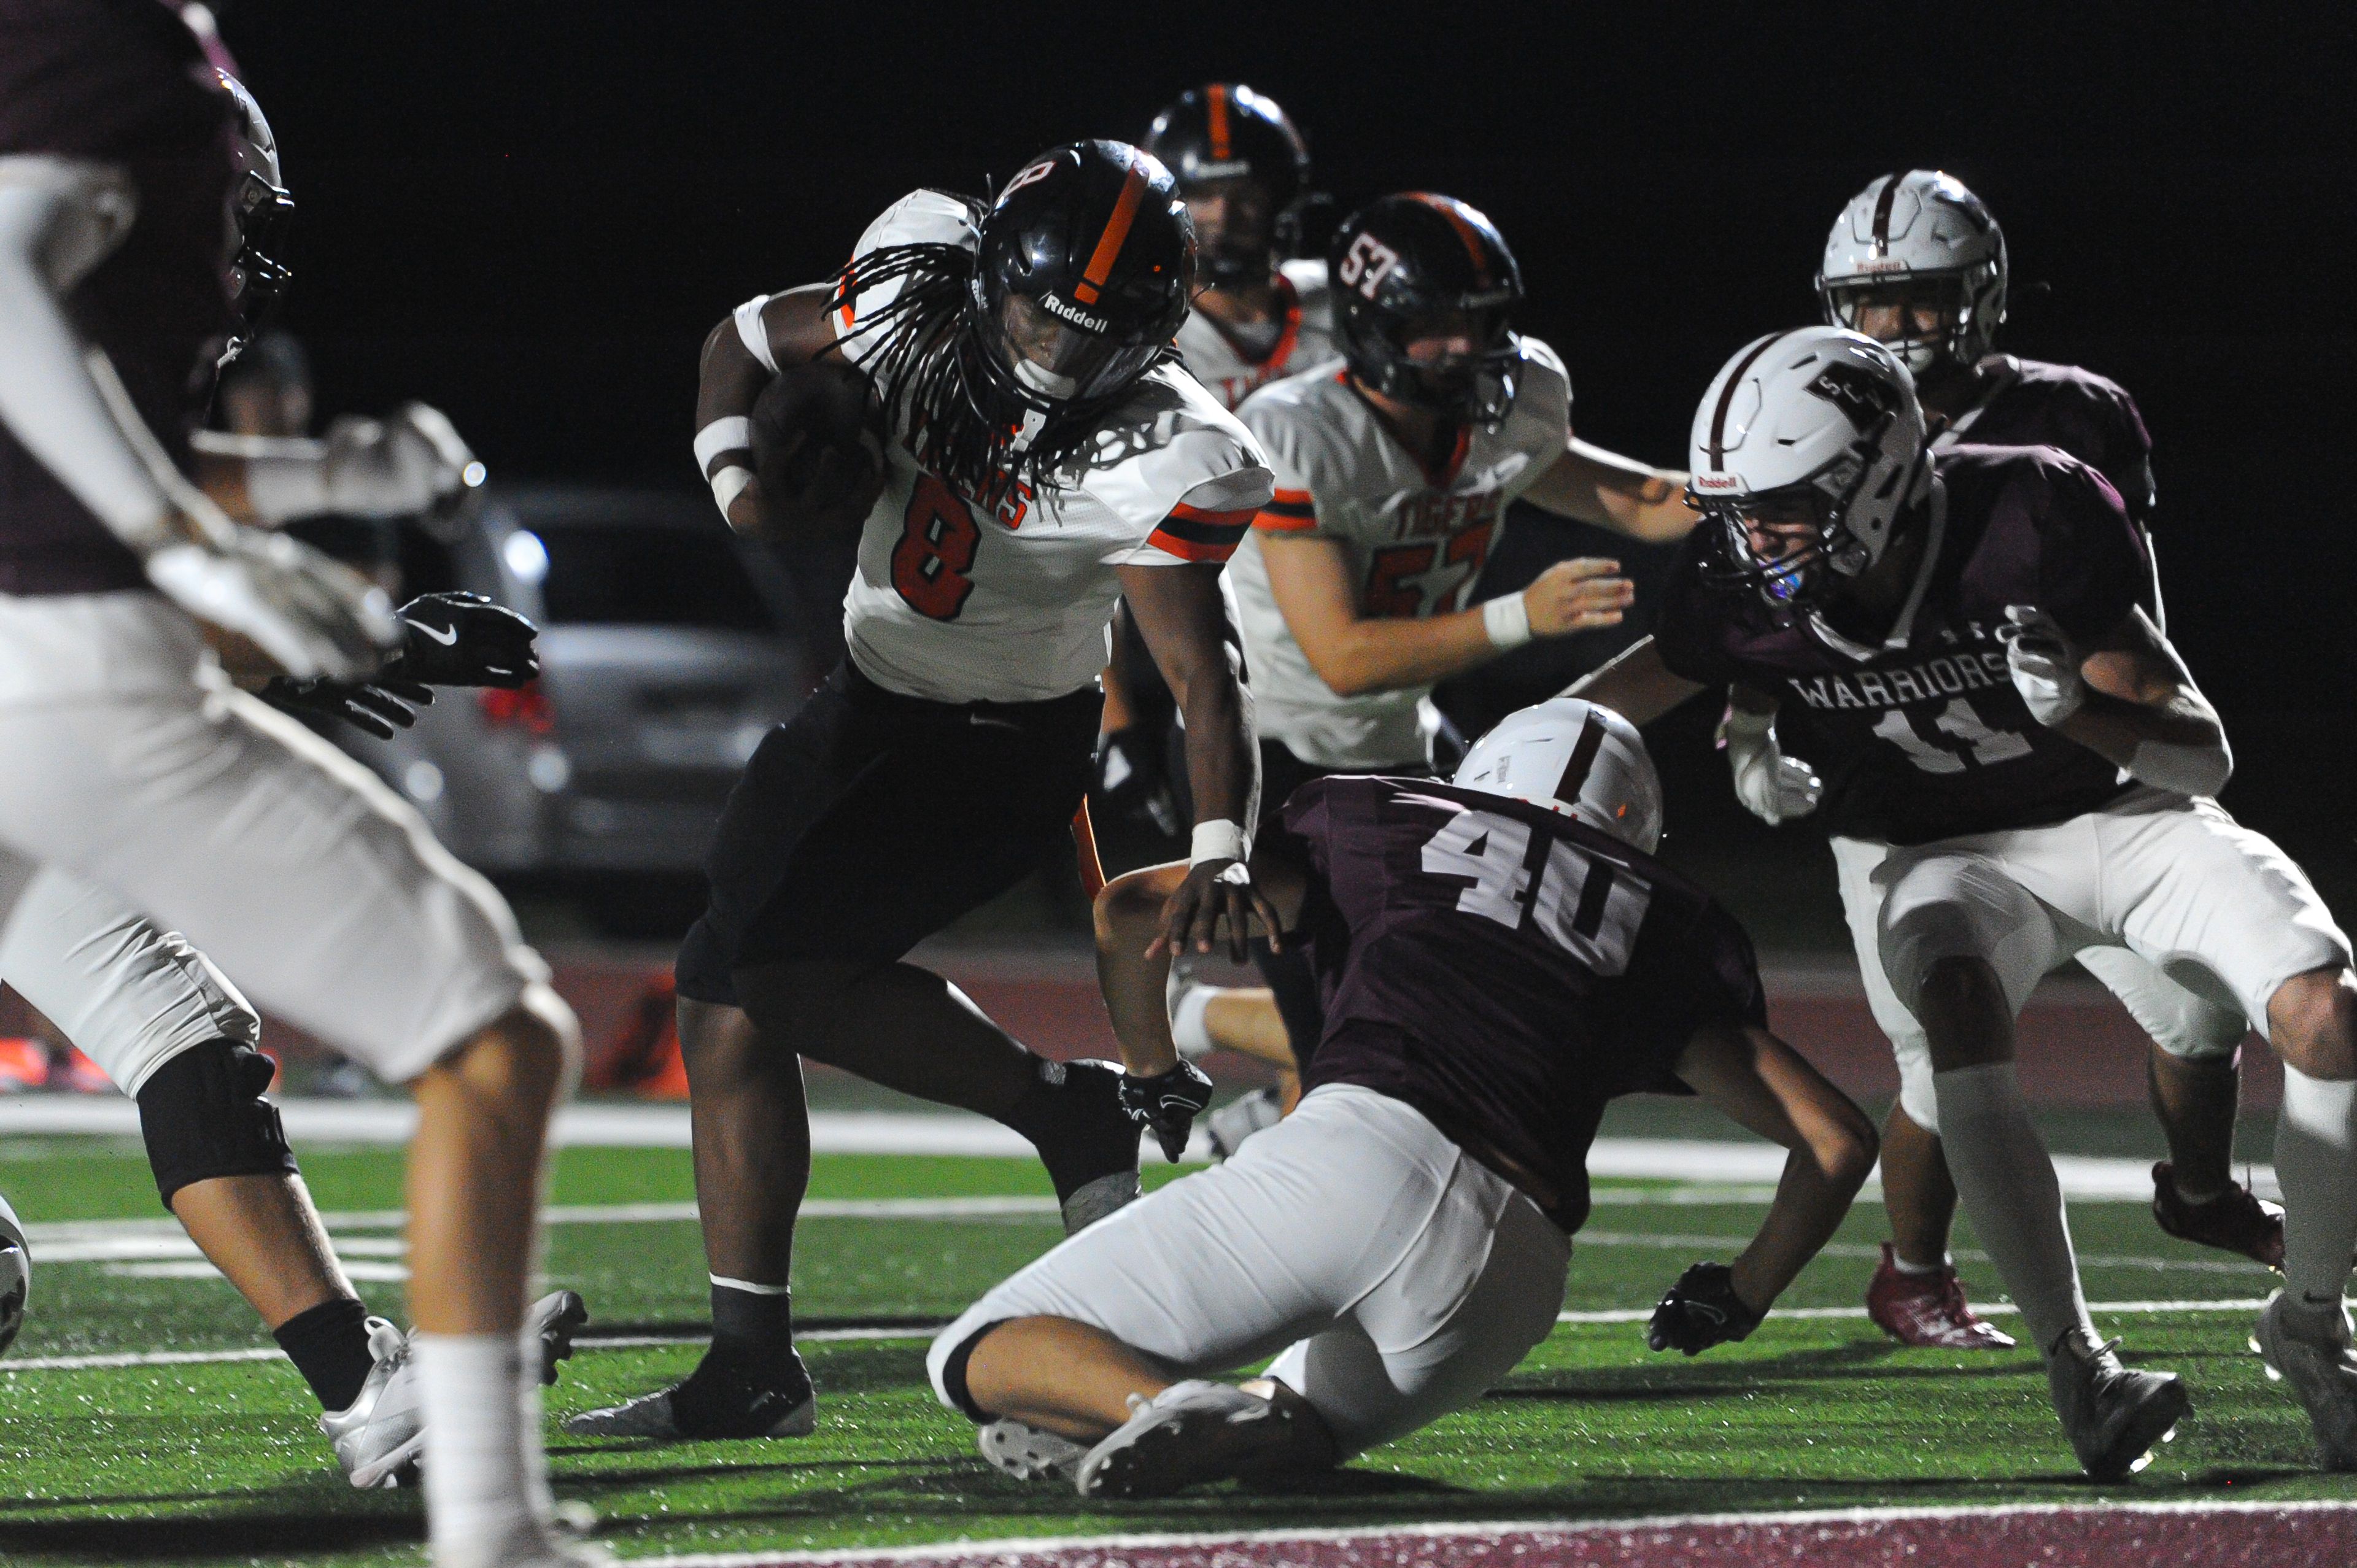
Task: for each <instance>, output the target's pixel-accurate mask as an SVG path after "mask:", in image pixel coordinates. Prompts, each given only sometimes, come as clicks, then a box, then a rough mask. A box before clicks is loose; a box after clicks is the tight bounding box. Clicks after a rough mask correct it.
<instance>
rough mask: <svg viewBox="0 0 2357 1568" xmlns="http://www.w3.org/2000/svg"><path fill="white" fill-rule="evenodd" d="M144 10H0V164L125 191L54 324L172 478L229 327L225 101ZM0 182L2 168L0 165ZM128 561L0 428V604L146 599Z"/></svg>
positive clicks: (101, 6)
mask: <svg viewBox="0 0 2357 1568" xmlns="http://www.w3.org/2000/svg"><path fill="white" fill-rule="evenodd" d="M213 80H214V79H213V77H212V73H211V70H210V67H208V66H207V65H206V64H205V59H204V54H203V52H202V51H201V50H200V49H199V48H198V46H197V40H196V37H195V35H194V34H192V33H190V32H189V31H188V26H187V24H185V23H183V22H182V21H181V20H180V19H179V18H178V16H176V15H174V14H173V12H172V11H171V10H169V9H167V7H165V6H162V5H156V3H155V0H91V3H88V4H79V5H57V4H50V3H36V0H0V160H6V159H12V158H16V157H19V156H22V157H32V158H56V159H64V160H69V161H74V162H88V163H94V164H99V165H103V166H109V167H111V168H113V169H117V170H120V171H121V172H122V174H123V175H124V177H127V178H128V180H129V182H130V187H131V191H132V196H133V199H134V203H135V215H134V218H133V220H132V225H131V229H130V231H129V232H128V233H127V234H126V235H125V236H124V239H123V242H122V243H121V244H120V245H118V246H117V247H116V248H115V249H114V250H113V252H112V253H110V254H109V255H108V256H107V257H106V259H105V260H103V261H102V262H101V263H99V264H98V265H97V266H96V267H95V268H93V269H91V273H90V274H89V275H88V276H87V277H84V278H83V279H82V280H81V282H80V283H79V284H77V285H75V286H74V289H73V291H72V293H71V294H70V295H67V296H66V299H65V302H64V303H65V308H66V312H67V314H68V315H69V316H70V317H72V319H73V322H74V325H75V327H76V328H79V329H80V331H81V334H82V336H83V338H84V339H85V340H86V341H88V342H90V343H91V344H94V345H96V346H97V347H98V348H100V349H104V350H105V352H106V355H107V358H108V359H109V360H110V361H112V362H113V366H114V369H115V371H116V373H117V374H119V375H120V376H121V377H122V378H123V382H124V387H125V389H126V390H128V391H129V392H130V393H131V399H132V402H133V403H134V404H135V406H136V407H137V408H138V410H139V412H140V413H141V415H142V416H143V417H144V418H145V421H146V424H147V426H148V428H149V429H150V430H151V431H153V432H154V433H155V435H156V437H157V438H158V439H159V440H160V441H162V443H163V444H164V446H165V449H166V450H167V452H169V453H170V454H171V456H173V458H174V459H175V460H176V461H178V462H180V463H181V464H182V465H183V466H184V467H185V466H186V464H187V460H188V429H189V426H190V424H191V423H192V421H193V419H194V417H195V415H196V413H197V412H198V410H199V407H200V406H201V398H202V395H203V393H204V392H207V391H209V390H210V374H209V369H210V368H209V366H208V364H207V349H208V348H209V347H210V348H212V349H215V350H216V351H217V349H218V346H219V343H220V340H221V338H222V336H223V335H224V334H225V333H226V332H227V331H228V329H229V327H230V303H229V289H228V286H227V284H226V281H225V279H224V277H223V274H222V262H223V261H224V259H225V257H226V251H225V245H226V242H227V238H228V223H229V205H228V199H229V190H230V182H231V178H232V177H233V176H234V173H235V166H234V164H233V162H232V160H231V154H230V143H229V134H230V124H231V115H230V101H229V98H228V95H227V94H225V93H223V92H221V91H219V89H218V88H217V87H215V86H214V85H213ZM0 168H5V163H0ZM0 177H5V175H0ZM146 586H147V576H146V574H145V572H144V571H142V570H141V569H140V565H139V560H138V557H137V556H135V555H134V554H133V553H131V551H130V550H129V549H128V548H127V547H126V546H125V545H124V544H123V543H122V542H120V541H119V540H117V539H116V538H115V537H114V535H113V533H112V532H109V531H108V530H107V528H106V526H105V525H104V524H103V523H102V522H100V521H98V519H97V518H95V517H93V516H91V513H90V512H89V510H87V509H86V508H84V507H83V505H82V504H81V501H80V500H78V499H75V497H74V495H73V494H72V492H71V491H70V490H68V489H66V487H65V486H64V485H63V484H62V483H60V482H59V480H58V478H56V477H55V476H54V475H52V474H51V473H50V472H49V471H48V468H47V467H44V466H43V465H42V464H41V463H39V462H38V460H36V459H35V458H34V456H33V455H32V454H31V453H29V452H27V450H26V449H25V447H24V446H23V445H22V444H21V443H20V442H18V440H17V439H16V436H15V435H12V434H10V433H9V431H8V430H7V428H6V427H5V425H0V594H18V595H33V594H95V593H107V592H113V591H117V590H122V589H145V588H146Z"/></svg>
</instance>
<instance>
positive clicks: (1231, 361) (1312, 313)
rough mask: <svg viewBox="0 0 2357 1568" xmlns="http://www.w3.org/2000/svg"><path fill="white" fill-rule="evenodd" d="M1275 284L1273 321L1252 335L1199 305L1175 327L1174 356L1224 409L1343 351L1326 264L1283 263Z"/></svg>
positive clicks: (1309, 262) (1313, 262) (1310, 262)
mask: <svg viewBox="0 0 2357 1568" xmlns="http://www.w3.org/2000/svg"><path fill="white" fill-rule="evenodd" d="M1275 282H1276V306H1277V312H1276V318H1275V320H1274V321H1271V322H1268V323H1267V324H1266V325H1265V328H1261V329H1258V331H1257V332H1256V333H1255V332H1243V331H1239V330H1238V329H1236V328H1232V327H1229V326H1226V325H1224V324H1223V323H1222V322H1220V321H1217V320H1215V319H1213V318H1212V317H1211V316H1210V315H1209V314H1208V313H1207V312H1205V311H1204V310H1202V309H1201V308H1200V306H1199V307H1197V308H1196V309H1194V310H1192V311H1190V312H1189V313H1188V316H1187V319H1186V321H1185V322H1184V323H1183V324H1182V325H1181V326H1180V327H1179V337H1178V338H1177V342H1178V345H1179V356H1180V357H1181V358H1182V359H1184V360H1186V362H1187V371H1188V373H1189V375H1191V376H1193V377H1194V378H1195V379H1196V380H1197V381H1200V382H1202V383H1203V387H1204V390H1205V391H1207V392H1210V393H1211V395H1212V396H1213V397H1215V398H1218V399H1219V400H1220V406H1221V407H1222V408H1231V409H1232V408H1234V407H1236V406H1237V405H1238V404H1240V403H1243V401H1244V399H1245V398H1247V397H1249V396H1251V395H1252V394H1253V393H1254V392H1258V391H1259V390H1260V389H1261V388H1263V387H1265V386H1266V385H1267V384H1268V383H1269V382H1271V381H1279V380H1282V379H1283V378H1285V377H1286V376H1289V375H1291V374H1293V373H1294V372H1295V371H1299V370H1303V369H1305V368H1307V367H1308V366H1310V365H1316V364H1322V363H1324V362H1325V361H1326V360H1330V359H1332V358H1333V357H1334V356H1335V355H1337V354H1339V353H1340V352H1341V345H1340V343H1339V342H1338V341H1337V340H1336V338H1335V337H1334V305H1333V301H1332V300H1331V298H1330V297H1329V295H1328V292H1327V287H1326V263H1324V262H1315V261H1305V262H1286V263H1285V264H1284V265H1283V267H1282V268H1281V269H1280V270H1279V271H1278V273H1277V275H1276V280H1275Z"/></svg>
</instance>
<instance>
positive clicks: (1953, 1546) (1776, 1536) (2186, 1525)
mask: <svg viewBox="0 0 2357 1568" xmlns="http://www.w3.org/2000/svg"><path fill="white" fill-rule="evenodd" d="M1766 1563H1799V1564H1806V1565H1808V1568H1902V1565H1903V1568H1993V1565H1996V1564H2011V1563H2026V1564H2029V1565H2031V1568H2098V1565H2100V1568H2125V1565H2135V1568H2145V1565H2154V1568H2158V1565H2159V1564H2169V1568H2348V1565H2349V1564H2350V1563H2357V1506H2350V1505H2339V1504H2308V1505H2302V1504H2290V1505H2286V1506H2282V1507H2274V1508H2269V1507H2264V1506H2260V1507H2251V1506H2235V1505H2225V1506H2203V1505H2198V1504H2197V1505H2189V1506H2185V1507H2179V1508H2171V1507H2161V1508H2152V1507H2136V1506H2133V1505H2131V1506H2129V1507H2125V1508H2104V1507H2102V1506H2100V1505H2094V1506H2089V1507H2086V1508H2061V1509H2052V1508H2028V1509H1989V1510H1985V1511H1979V1512H1965V1511H1953V1512H1952V1511H1944V1510H1922V1511H1891V1512H1861V1513H1850V1514H1815V1515H1808V1514H1802V1515H1781V1516H1779V1515H1772V1514H1768V1515H1760V1516H1757V1517H1755V1518H1750V1519H1745V1518H1741V1517H1732V1518H1717V1519H1695V1520H1654V1521H1651V1522H1634V1523H1628V1524H1601V1523H1600V1524H1588V1525H1564V1526H1560V1527H1551V1526H1545V1525H1533V1526H1507V1527H1496V1528H1488V1529H1485V1528H1483V1527H1481V1526H1479V1525H1469V1526H1465V1527H1462V1528H1460V1529H1457V1530H1451V1529H1449V1528H1448V1527H1445V1526H1443V1527H1437V1528H1435V1527H1425V1528H1409V1529H1403V1530H1364V1531H1360V1530H1351V1531H1339V1530H1338V1531H1332V1532H1323V1533H1319V1532H1308V1531H1304V1532H1298V1533H1287V1532H1283V1531H1270V1532H1266V1533H1263V1534H1258V1535H1241V1534H1240V1535H1221V1536H1196V1537H1169V1536H1165V1537H1160V1538H1157V1537H1152V1536H1132V1537H1102V1538H1098V1539H1094V1540H1081V1541H1041V1542H1039V1543H1038V1544H1036V1545H1033V1544H1027V1543H1025V1542H1021V1541H1003V1542H993V1543H990V1544H986V1545H981V1544H978V1545H974V1546H958V1545H942V1546H930V1547H915V1548H907V1549H902V1550H898V1551H888V1550H877V1551H875V1552H861V1551H858V1550H856V1549H853V1550H849V1551H840V1552H780V1553H778V1554H776V1555H770V1554H765V1553H748V1554H745V1555H736V1554H729V1555H716V1556H711V1557H702V1556H697V1557H680V1558H661V1559H656V1560H654V1561H653V1562H652V1563H650V1564H649V1568H659V1565H661V1568H770V1565H774V1568H803V1565H817V1564H824V1565H826V1568H912V1565H915V1564H923V1565H924V1568H1247V1565H1254V1568H1257V1565H1265V1564H1283V1565H1285V1568H1698V1565H1705V1564H1708V1565H1719V1564H1728V1565H1733V1564H1741V1565H1743V1568H1751V1565H1753V1564H1766Z"/></svg>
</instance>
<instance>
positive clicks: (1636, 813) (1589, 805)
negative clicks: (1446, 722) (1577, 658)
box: [1450, 697, 1662, 854]
mask: <svg viewBox="0 0 2357 1568" xmlns="http://www.w3.org/2000/svg"><path fill="white" fill-rule="evenodd" d="M1450 782H1451V783H1454V784H1458V785H1462V786H1463V787H1464V788H1466V789H1486V790H1488V791H1489V792H1490V793H1491V794H1492V795H1508V796H1512V798H1513V799H1515V800H1528V801H1530V802H1531V803H1532V804H1533V805H1535V806H1544V807H1545V808H1546V809H1547V810H1549V811H1560V812H1562V813H1563V814H1564V815H1565V816H1566V817H1574V818H1577V820H1579V821H1580V822H1586V823H1587V825H1588V826H1589V827H1591V828H1596V829H1598V830H1600V831H1602V832H1608V833H1610V834H1611V835H1612V836H1613V837H1614V838H1617V839H1619V840H1620V842H1621V843H1625V844H1628V845H1630V846H1631V847H1632V848H1635V849H1639V850H1642V851H1643V852H1644V853H1645V854H1652V853H1653V851H1654V850H1655V849H1656V848H1657V847H1659V845H1660V844H1661V842H1662V780H1661V777H1660V775H1658V774H1656V773H1655V772H1654V771H1653V759H1652V757H1650V756H1648V755H1647V754H1646V751H1645V743H1644V741H1643V740H1642V739H1641V737H1640V736H1638V734H1637V726H1636V725H1632V724H1631V723H1630V722H1629V721H1628V720H1627V719H1624V718H1622V717H1621V716H1620V714H1616V713H1614V712H1613V711H1612V710H1611V709H1610V708H1608V707H1603V706H1601V705H1599V704H1598V703H1589V702H1583V701H1581V700H1580V699H1579V698H1577V697H1553V698H1550V699H1548V700H1547V701H1546V702H1544V703H1535V704H1534V705H1533V706H1531V707H1527V708H1523V709H1522V710H1521V711H1520V712H1517V713H1512V714H1507V715H1506V716H1505V717H1504V718H1502V719H1500V720H1499V721H1498V724H1497V727H1496V728H1494V729H1492V730H1491V731H1490V733H1489V734H1487V735H1485V736H1482V737H1481V738H1480V740H1477V741H1475V742H1474V743H1473V749H1472V750H1470V751H1469V752H1467V753H1466V754H1465V760H1464V761H1463V762H1460V763H1458V765H1457V776H1456V777H1455V778H1454V779H1451V780H1450Z"/></svg>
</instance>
